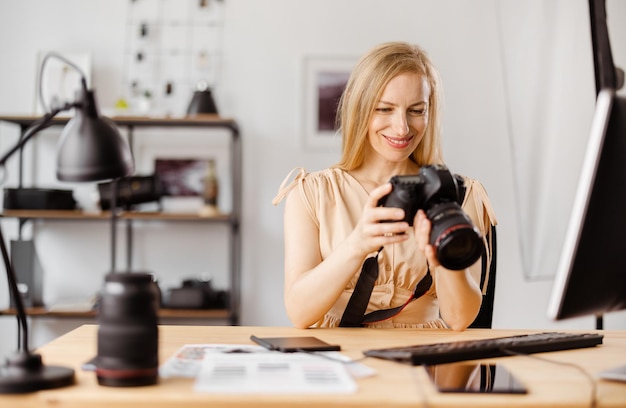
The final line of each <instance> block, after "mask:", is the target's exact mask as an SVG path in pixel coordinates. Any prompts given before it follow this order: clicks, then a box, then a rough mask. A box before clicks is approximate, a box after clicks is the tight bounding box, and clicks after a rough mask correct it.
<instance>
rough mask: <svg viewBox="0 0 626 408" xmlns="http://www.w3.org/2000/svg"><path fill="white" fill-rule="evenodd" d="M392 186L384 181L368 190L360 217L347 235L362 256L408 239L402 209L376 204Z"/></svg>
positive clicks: (406, 224) (407, 225) (406, 225)
mask: <svg viewBox="0 0 626 408" xmlns="http://www.w3.org/2000/svg"><path fill="white" fill-rule="evenodd" d="M392 188H393V187H392V185H391V183H385V184H383V185H381V186H378V187H377V188H375V189H374V190H372V191H371V192H370V194H369V197H368V199H367V202H366V203H365V207H364V208H363V213H362V215H361V219H360V220H359V222H358V223H357V225H356V227H355V228H354V230H353V231H352V233H351V234H350V235H349V236H348V239H347V240H348V241H349V242H350V243H351V244H352V245H354V246H355V247H357V248H359V250H360V251H362V253H363V255H364V256H367V255H368V254H370V253H372V252H374V251H377V250H378V249H380V247H383V246H385V245H389V244H394V243H397V242H402V241H406V240H407V239H408V234H407V233H408V231H409V228H410V227H409V224H408V223H407V222H406V221H404V210H403V209H401V208H394V207H382V206H379V205H378V202H379V201H380V199H381V198H383V197H384V196H386V195H387V194H389V193H390V192H391V190H392Z"/></svg>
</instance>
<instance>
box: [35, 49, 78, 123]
mask: <svg viewBox="0 0 626 408" xmlns="http://www.w3.org/2000/svg"><path fill="white" fill-rule="evenodd" d="M50 58H56V59H59V60H61V61H63V62H64V63H65V64H67V65H68V66H70V67H72V68H73V69H74V70H75V71H77V72H78V73H79V74H80V83H81V85H82V87H83V90H84V91H87V79H86V76H85V73H84V72H83V71H82V70H81V69H80V68H79V67H78V65H76V64H74V63H73V62H72V61H70V60H68V59H67V58H65V57H63V56H62V55H61V54H58V53H56V52H49V53H47V54H46V56H45V57H44V58H43V60H42V61H41V69H40V70H39V84H38V87H39V90H38V93H39V102H40V103H41V106H42V107H43V109H44V111H47V110H48V107H47V106H46V101H45V100H44V97H43V87H42V81H43V71H44V68H45V66H46V62H47V61H48V60H49V59H50Z"/></svg>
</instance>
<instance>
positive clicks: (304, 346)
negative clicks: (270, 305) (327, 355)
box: [250, 335, 341, 353]
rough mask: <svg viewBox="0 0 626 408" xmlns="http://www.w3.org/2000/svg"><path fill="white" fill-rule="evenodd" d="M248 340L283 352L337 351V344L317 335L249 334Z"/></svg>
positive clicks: (339, 348)
mask: <svg viewBox="0 0 626 408" xmlns="http://www.w3.org/2000/svg"><path fill="white" fill-rule="evenodd" d="M250 340H252V341H254V342H255V343H257V344H260V345H261V346H263V347H265V348H266V349H268V350H278V351H282V352H283V353H293V352H296V351H339V350H341V347H340V346H339V345H337V344H329V343H326V342H325V341H324V340H321V339H318V338H317V337H312V336H309V337H257V336H255V335H252V336H250Z"/></svg>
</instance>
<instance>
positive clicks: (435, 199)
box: [378, 165, 484, 270]
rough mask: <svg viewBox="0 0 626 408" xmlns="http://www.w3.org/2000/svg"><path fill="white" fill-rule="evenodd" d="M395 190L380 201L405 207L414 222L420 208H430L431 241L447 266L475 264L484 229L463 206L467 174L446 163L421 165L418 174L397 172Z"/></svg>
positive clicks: (460, 266)
mask: <svg viewBox="0 0 626 408" xmlns="http://www.w3.org/2000/svg"><path fill="white" fill-rule="evenodd" d="M390 182H391V184H392V185H393V190H392V191H391V193H389V194H388V195H386V196H385V197H383V198H381V199H380V201H379V202H378V204H379V205H382V206H384V207H397V208H402V209H403V210H404V221H406V222H408V223H409V225H413V218H415V214H416V213H417V211H418V210H419V209H423V210H424V211H425V212H426V216H427V217H428V219H430V221H431V224H432V228H431V232H430V244H431V245H432V246H433V247H434V248H435V250H436V251H437V258H438V259H439V262H441V265H443V266H444V267H445V268H447V269H452V270H460V269H465V268H467V267H468V266H470V265H472V264H474V262H476V261H477V260H478V259H479V258H480V257H481V255H482V253H483V250H484V244H483V240H482V237H481V234H480V231H479V230H478V229H477V228H476V227H475V226H474V224H473V223H472V220H471V219H470V218H469V217H468V216H467V214H465V212H464V211H463V210H462V209H461V206H460V204H462V203H463V198H464V197H465V184H464V181H463V178H462V177H461V176H459V175H456V174H454V175H453V174H451V173H450V171H448V168H447V167H446V166H443V165H429V166H423V167H422V168H420V170H419V172H418V174H416V175H407V176H393V177H392V178H391V180H390Z"/></svg>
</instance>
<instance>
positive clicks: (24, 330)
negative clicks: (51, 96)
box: [0, 103, 77, 352]
mask: <svg viewBox="0 0 626 408" xmlns="http://www.w3.org/2000/svg"><path fill="white" fill-rule="evenodd" d="M76 105H77V104H76V103H67V104H65V105H63V106H62V107H60V108H56V109H54V110H53V111H52V112H50V113H47V114H45V115H44V116H43V117H42V118H41V119H39V120H38V121H37V122H36V123H35V124H34V125H32V126H31V127H30V128H29V129H28V130H27V131H26V133H24V136H23V137H22V138H21V139H20V140H19V141H18V142H17V143H16V144H15V145H14V146H13V147H12V148H10V149H9V150H8V151H7V152H6V153H4V154H3V155H2V157H1V158H0V168H4V165H5V163H6V161H7V160H8V159H9V158H10V157H11V156H13V154H15V152H17V151H18V150H19V149H21V148H22V147H24V145H25V144H26V143H28V141H29V140H30V139H32V138H33V136H35V135H36V134H37V133H38V132H39V131H40V130H42V129H45V128H47V127H48V126H50V125H51V123H52V119H54V117H55V116H56V115H58V114H59V113H61V112H62V111H65V110H68V109H71V108H72V107H74V106H76ZM3 174H6V173H5V172H3ZM2 181H4V180H2ZM0 252H2V254H1V255H2V261H3V263H4V267H5V269H6V272H7V282H8V285H9V290H10V291H11V295H12V296H13V301H14V303H15V309H16V312H17V321H18V324H19V329H20V334H21V336H20V339H21V345H19V346H18V347H19V350H21V351H24V352H28V342H29V339H28V325H27V324H26V310H25V308H24V301H23V300H22V295H21V294H20V291H19V289H18V286H17V278H16V277H15V271H14V270H13V266H12V264H11V259H10V257H9V253H8V250H7V248H6V244H5V241H4V235H3V234H2V226H1V225H0Z"/></svg>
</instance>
